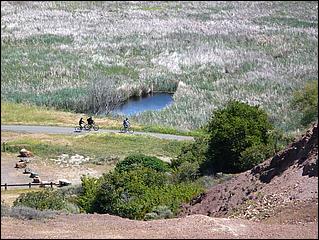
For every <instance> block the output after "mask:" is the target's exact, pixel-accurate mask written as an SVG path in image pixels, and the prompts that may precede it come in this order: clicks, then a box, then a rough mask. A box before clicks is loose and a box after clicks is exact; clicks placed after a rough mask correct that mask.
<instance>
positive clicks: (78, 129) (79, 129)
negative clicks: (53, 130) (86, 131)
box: [74, 126, 82, 132]
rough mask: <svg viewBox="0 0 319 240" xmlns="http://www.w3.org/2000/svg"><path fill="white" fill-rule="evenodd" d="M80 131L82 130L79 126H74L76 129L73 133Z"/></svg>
mask: <svg viewBox="0 0 319 240" xmlns="http://www.w3.org/2000/svg"><path fill="white" fill-rule="evenodd" d="M81 130H82V129H81V128H80V127H79V126H76V127H75V128H74V131H75V132H81Z"/></svg>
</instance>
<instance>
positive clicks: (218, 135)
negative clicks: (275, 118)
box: [201, 101, 273, 174]
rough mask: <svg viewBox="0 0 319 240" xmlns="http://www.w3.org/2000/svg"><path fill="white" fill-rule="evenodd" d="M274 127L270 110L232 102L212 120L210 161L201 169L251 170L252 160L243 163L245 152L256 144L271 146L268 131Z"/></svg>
mask: <svg viewBox="0 0 319 240" xmlns="http://www.w3.org/2000/svg"><path fill="white" fill-rule="evenodd" d="M272 128H273V127H272V125H271V124H270V122H269V121H268V117H267V114H266V112H265V111H264V110H262V109H260V108H259V106H250V105H248V104H246V103H242V102H238V101H230V102H229V103H228V105H227V106H226V108H224V109H221V110H217V111H215V112H214V114H213V117H212V119H211V120H210V122H209V125H208V129H209V133H210V139H209V143H208V151H207V160H206V161H205V162H204V163H203V164H202V165H201V171H203V172H205V173H208V174H211V173H216V172H225V173H237V172H241V171H245V170H248V169H249V168H248V167H249V166H251V163H249V164H246V163H242V162H240V157H241V154H242V152H244V151H245V150H246V149H247V148H249V147H252V146H263V145H267V144H268V143H269V140H270V139H269V136H268V131H269V130H271V129H272ZM245 155H247V153H245ZM255 159H258V158H257V157H256V158H255ZM259 159H260V158H259Z"/></svg>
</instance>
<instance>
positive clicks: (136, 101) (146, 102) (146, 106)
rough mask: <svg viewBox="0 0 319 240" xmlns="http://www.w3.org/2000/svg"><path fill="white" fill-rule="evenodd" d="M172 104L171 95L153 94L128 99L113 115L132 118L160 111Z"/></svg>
mask: <svg viewBox="0 0 319 240" xmlns="http://www.w3.org/2000/svg"><path fill="white" fill-rule="evenodd" d="M172 102H173V94H169V93H153V94H149V95H148V96H145V97H137V98H130V99H129V100H128V101H127V102H126V103H124V104H123V105H122V106H121V107H119V108H118V109H116V110H114V111H113V113H116V114H120V115H125V116H133V115H137V114H139V113H141V112H144V111H147V110H161V109H162V108H164V107H166V106H168V105H169V104H170V103H172Z"/></svg>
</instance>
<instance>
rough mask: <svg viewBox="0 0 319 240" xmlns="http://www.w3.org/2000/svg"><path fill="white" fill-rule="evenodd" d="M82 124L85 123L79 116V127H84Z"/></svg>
mask: <svg viewBox="0 0 319 240" xmlns="http://www.w3.org/2000/svg"><path fill="white" fill-rule="evenodd" d="M84 124H85V122H84V120H83V118H80V121H79V126H80V128H81V129H82V128H84Z"/></svg>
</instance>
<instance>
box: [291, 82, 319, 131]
mask: <svg viewBox="0 0 319 240" xmlns="http://www.w3.org/2000/svg"><path fill="white" fill-rule="evenodd" d="M291 105H292V107H293V109H296V110H298V111H301V112H302V114H303V117H302V119H301V124H302V125H303V126H307V125H308V124H309V123H311V122H313V121H315V120H316V119H318V80H316V81H311V82H309V83H306V85H305V86H304V87H303V88H302V89H301V90H298V91H296V92H295V93H294V96H293V99H292V102H291Z"/></svg>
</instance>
